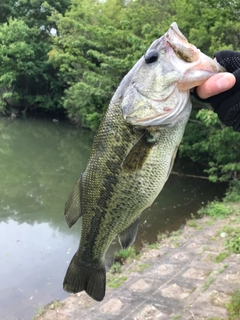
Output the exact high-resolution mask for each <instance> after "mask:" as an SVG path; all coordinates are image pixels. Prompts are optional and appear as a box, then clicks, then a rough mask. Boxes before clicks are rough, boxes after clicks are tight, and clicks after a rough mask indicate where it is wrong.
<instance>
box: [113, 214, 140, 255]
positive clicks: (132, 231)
mask: <svg viewBox="0 0 240 320" xmlns="http://www.w3.org/2000/svg"><path fill="white" fill-rule="evenodd" d="M139 221H140V217H138V218H137V220H135V221H134V222H133V223H132V224H131V225H130V226H129V227H128V228H127V229H125V230H124V231H123V232H122V233H120V234H119V235H118V239H119V243H120V245H121V247H122V248H123V249H127V248H128V247H130V246H131V245H132V244H133V243H134V241H135V239H136V236H137V232H138V225H139Z"/></svg>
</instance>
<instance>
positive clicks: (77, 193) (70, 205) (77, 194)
mask: <svg viewBox="0 0 240 320" xmlns="http://www.w3.org/2000/svg"><path fill="white" fill-rule="evenodd" d="M82 175H83V174H81V176H80V178H79V179H78V181H77V182H76V183H75V185H74V187H73V190H72V192H71V193H70V195H69V197H68V200H67V202H66V204H65V211H64V215H65V219H66V221H67V224H68V226H69V228H71V226H72V225H74V224H75V223H76V222H77V220H78V219H79V218H80V217H81V216H82V212H81V193H82V191H81V190H82Z"/></svg>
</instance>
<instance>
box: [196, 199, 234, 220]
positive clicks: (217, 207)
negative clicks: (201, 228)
mask: <svg viewBox="0 0 240 320" xmlns="http://www.w3.org/2000/svg"><path fill="white" fill-rule="evenodd" d="M198 213H199V214H201V215H207V216H210V217H216V218H224V217H226V216H228V215H230V214H232V209H230V208H228V207H227V206H226V205H225V204H224V203H222V202H218V201H212V202H209V203H208V205H207V206H206V207H203V208H201V209H200V210H199V211H198Z"/></svg>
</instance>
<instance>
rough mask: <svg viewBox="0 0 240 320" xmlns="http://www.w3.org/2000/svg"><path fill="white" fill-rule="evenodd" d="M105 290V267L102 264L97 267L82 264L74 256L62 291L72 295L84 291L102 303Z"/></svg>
mask: <svg viewBox="0 0 240 320" xmlns="http://www.w3.org/2000/svg"><path fill="white" fill-rule="evenodd" d="M105 288H106V269H105V266H104V265H103V264H102V263H101V264H99V265H98V266H96V265H91V264H87V263H84V262H83V261H80V260H79V258H78V257H77V254H75V255H74V256H73V258H72V261H71V263H70V265H69V267H68V269H67V273H66V275H65V278H64V281H63V289H64V290H65V291H67V292H72V293H77V292H81V291H83V290H85V291H86V293H87V294H88V295H89V296H90V297H92V298H93V299H95V300H97V301H102V300H103V298H104V296H105Z"/></svg>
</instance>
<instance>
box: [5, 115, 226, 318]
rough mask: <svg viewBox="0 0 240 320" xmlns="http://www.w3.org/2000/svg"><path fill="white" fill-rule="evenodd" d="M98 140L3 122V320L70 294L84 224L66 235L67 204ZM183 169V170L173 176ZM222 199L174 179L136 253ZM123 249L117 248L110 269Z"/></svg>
mask: <svg viewBox="0 0 240 320" xmlns="http://www.w3.org/2000/svg"><path fill="white" fill-rule="evenodd" d="M92 141H93V134H92V133H91V132H89V131H87V130H80V129H76V128H74V127H73V126H71V125H70V124H68V123H64V122H60V123H54V122H52V121H50V120H31V119H28V120H18V119H17V120H14V121H11V120H8V119H0V159H1V160H0V194H1V197H0V235H1V246H0V283H1V286H0V319H1V320H5V319H6V320H16V319H18V320H19V319H24V320H26V319H31V317H33V316H34V315H35V314H36V310H37V309H38V308H39V306H43V305H44V304H47V303H49V302H51V301H52V300H56V299H62V298H64V297H67V296H68V295H69V294H68V293H65V292H64V291H63V290H62V281H63V278H64V275H65V272H66V269H67V266H68V264H69V261H70V260H71V258H72V256H73V254H74V252H75V251H76V249H77V247H78V242H79V225H78V224H77V225H75V226H73V228H71V229H68V227H67V224H66V223H65V220H64V217H63V211H64V204H65V202H66V199H67V197H68V195H69V193H70V191H71V189H72V187H73V185H74V183H75V181H76V180H77V178H78V176H79V175H80V173H81V172H82V171H83V170H84V168H85V166H86V163H87V160H88V157H89V154H90V151H91V145H92ZM183 167H184V166H183V164H177V165H176V166H175V168H174V170H175V171H176V170H178V171H179V170H183V169H184V168H183ZM187 171H189V168H188V169H187ZM195 171H196V169H195ZM195 173H196V172H195ZM223 192H224V187H223V186H222V185H217V184H211V183H209V182H208V181H206V180H199V179H193V178H184V177H179V176H174V175H171V176H170V179H169V180H168V182H167V184H166V186H165V188H164V190H163V191H162V192H161V194H160V195H159V197H158V198H157V199H156V201H155V203H154V204H153V206H152V207H151V208H150V209H147V210H146V211H145V212H144V213H143V215H142V219H141V225H140V228H139V233H138V237H137V239H136V247H137V248H139V247H140V246H141V245H142V243H143V242H153V241H155V240H156V237H157V234H159V233H160V232H166V231H171V230H177V229H178V228H179V227H181V226H182V225H183V224H184V223H185V222H186V219H189V217H190V216H191V214H192V213H193V214H194V213H196V211H197V210H198V209H199V208H200V207H201V206H202V204H203V203H206V202H207V201H208V200H212V199H214V198H215V197H216V196H219V197H221V196H222V195H223ZM117 248H118V244H117V242H116V241H115V244H114V245H113V246H112V247H111V248H110V250H109V252H108V254H107V257H106V259H107V265H110V264H111V261H112V255H113V252H114V251H115V250H116V249H117Z"/></svg>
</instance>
